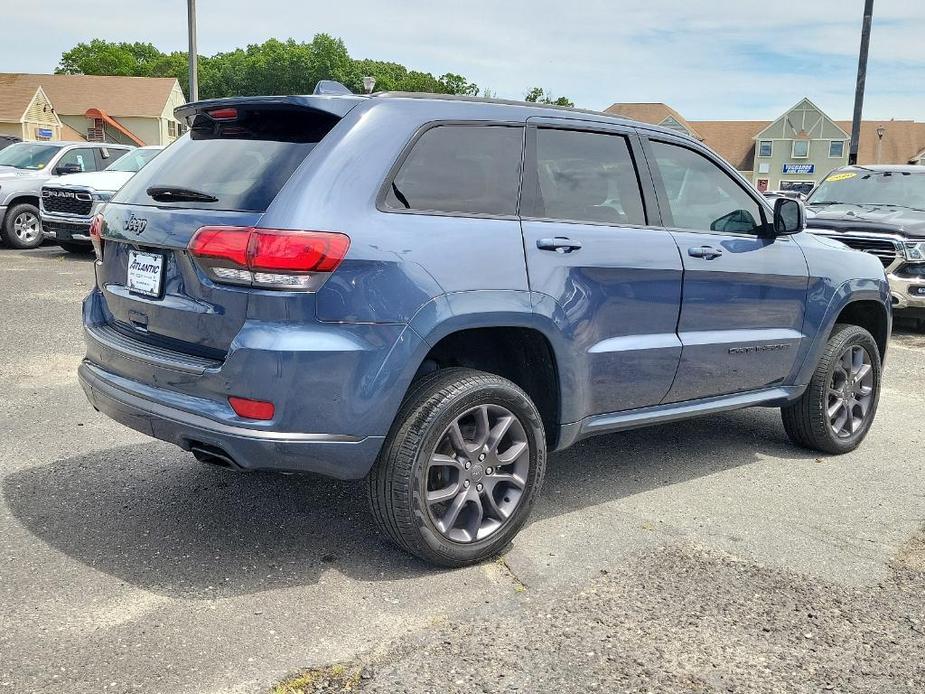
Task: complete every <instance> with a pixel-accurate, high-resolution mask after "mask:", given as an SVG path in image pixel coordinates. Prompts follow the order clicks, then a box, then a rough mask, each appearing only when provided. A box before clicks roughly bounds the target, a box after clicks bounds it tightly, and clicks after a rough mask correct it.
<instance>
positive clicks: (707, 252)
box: [687, 246, 723, 260]
mask: <svg viewBox="0 0 925 694" xmlns="http://www.w3.org/2000/svg"><path fill="white" fill-rule="evenodd" d="M687 254H688V255H689V256H691V257H692V258H703V259H704V260H713V259H714V258H719V257H720V256H721V255H722V254H723V249H722V248H714V247H713V246H694V247H693V248H688V249H687Z"/></svg>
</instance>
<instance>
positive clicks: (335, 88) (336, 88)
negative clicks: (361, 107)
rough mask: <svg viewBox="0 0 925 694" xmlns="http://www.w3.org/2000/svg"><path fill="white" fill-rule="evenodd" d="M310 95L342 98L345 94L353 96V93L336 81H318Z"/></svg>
mask: <svg viewBox="0 0 925 694" xmlns="http://www.w3.org/2000/svg"><path fill="white" fill-rule="evenodd" d="M312 94H321V95H324V96H344V95H345V94H353V92H352V91H350V90H349V89H347V87H345V86H344V85H342V84H341V83H340V82H338V81H336V80H319V81H318V84H316V85H315V91H313V92H312Z"/></svg>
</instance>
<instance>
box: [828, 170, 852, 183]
mask: <svg viewBox="0 0 925 694" xmlns="http://www.w3.org/2000/svg"><path fill="white" fill-rule="evenodd" d="M857 175H858V174H857V172H855V171H845V172H844V173H837V174H832V175H831V176H829V177H828V178H827V179H825V180H826V181H844V180H845V179H846V178H854V177H855V176H857Z"/></svg>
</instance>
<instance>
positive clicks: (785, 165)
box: [607, 99, 925, 190]
mask: <svg viewBox="0 0 925 694" xmlns="http://www.w3.org/2000/svg"><path fill="white" fill-rule="evenodd" d="M607 112H608V113H613V114H615V115H620V116H623V117H626V118H632V119H634V120H638V121H641V122H643V123H652V124H655V125H661V126H662V127H667V128H671V129H673V130H678V131H679V132H684V133H687V134H689V135H691V136H692V137H695V138H697V139H698V140H701V141H702V142H704V143H705V144H707V145H708V146H710V147H711V148H712V149H714V150H715V151H716V152H718V153H719V154H720V155H721V156H723V157H724V158H725V159H726V161H728V162H729V163H730V164H732V165H733V166H735V167H736V168H737V169H738V170H739V171H741V172H742V174H743V175H744V176H745V177H746V178H748V179H749V180H751V181H752V183H753V184H754V185H755V186H756V187H757V188H758V189H759V190H778V189H780V188H782V187H788V186H792V185H798V184H800V183H809V184H815V183H818V182H819V181H821V180H822V179H823V178H824V177H825V175H826V174H827V173H828V172H829V171H831V170H832V169H834V168H836V167H839V166H844V165H846V164H847V163H848V150H849V146H850V141H851V121H836V120H833V119H832V118H830V117H829V116H828V115H827V114H826V113H825V112H824V111H823V110H822V109H820V108H819V107H818V106H816V105H815V104H814V103H813V102H812V101H810V100H809V99H801V100H800V101H799V102H798V103H797V104H795V105H794V106H793V107H791V108H789V109H788V110H787V111H786V112H784V113H783V114H781V115H780V116H779V117H778V118H776V119H775V120H773V121H755V120H749V121H687V120H685V119H684V118H683V117H682V116H681V114H679V113H678V112H677V111H675V110H673V109H671V108H670V107H669V106H667V105H665V104H660V103H618V104H614V105H613V106H611V107H610V108H608V109H607ZM858 163H859V164H925V123H919V122H916V121H911V120H905V121H898V120H887V121H877V120H866V121H862V122H861V133H860V140H859V144H858Z"/></svg>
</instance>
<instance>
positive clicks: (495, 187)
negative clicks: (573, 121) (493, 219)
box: [384, 125, 523, 216]
mask: <svg viewBox="0 0 925 694" xmlns="http://www.w3.org/2000/svg"><path fill="white" fill-rule="evenodd" d="M522 148H523V128H522V127H518V126H504V125H484V126H483V125H439V126H435V127H433V128H430V129H429V130H427V131H426V132H424V134H423V135H421V136H420V137H419V138H418V140H417V142H415V143H414V145H413V147H412V148H411V151H410V152H409V153H408V155H407V156H406V157H405V159H404V161H403V162H402V164H401V166H400V168H399V170H398V172H397V173H396V174H395V176H394V178H393V179H392V180H391V181H389V183H388V185H387V189H386V194H385V199H384V205H385V207H386V208H387V209H390V210H415V211H420V212H438V213H440V212H443V213H458V214H474V215H493V216H510V215H514V214H516V213H517V196H518V192H519V190H520V163H521V151H522Z"/></svg>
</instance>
